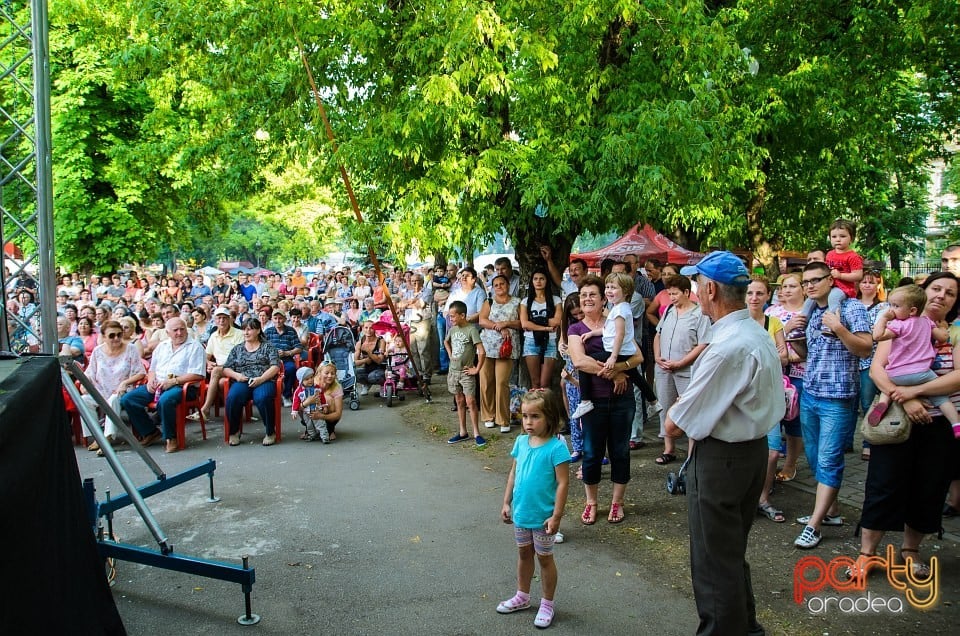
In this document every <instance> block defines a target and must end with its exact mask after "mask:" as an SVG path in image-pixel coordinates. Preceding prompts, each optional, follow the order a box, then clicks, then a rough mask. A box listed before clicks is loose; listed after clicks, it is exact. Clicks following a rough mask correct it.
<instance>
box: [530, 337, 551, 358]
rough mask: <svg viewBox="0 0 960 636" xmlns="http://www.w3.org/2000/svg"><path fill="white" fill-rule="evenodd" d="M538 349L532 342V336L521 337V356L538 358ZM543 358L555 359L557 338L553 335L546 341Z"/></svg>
mask: <svg viewBox="0 0 960 636" xmlns="http://www.w3.org/2000/svg"><path fill="white" fill-rule="evenodd" d="M539 355H540V347H538V346H537V345H536V343H535V342H534V341H533V336H524V337H523V356H524V357H527V356H539ZM543 357H544V358H556V357H557V338H556V336H554V335H552V334H551V335H550V339H549V340H547V348H546V351H545V352H544V354H543Z"/></svg>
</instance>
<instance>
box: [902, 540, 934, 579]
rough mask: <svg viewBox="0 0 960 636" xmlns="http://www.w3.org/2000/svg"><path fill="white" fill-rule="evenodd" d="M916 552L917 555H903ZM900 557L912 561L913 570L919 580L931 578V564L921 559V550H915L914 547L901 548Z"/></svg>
mask: <svg viewBox="0 0 960 636" xmlns="http://www.w3.org/2000/svg"><path fill="white" fill-rule="evenodd" d="M904 552H906V553H907V554H915V555H916V556H908V557H905V556H903V553H904ZM900 558H901V559H903V560H904V562H912V565H911V570H912V571H913V576H914V577H916V578H917V579H919V580H921V581H922V580H924V579H929V578H930V566H929V565H927V564H926V563H924V562H923V561H921V560H920V550H914V549H913V548H900Z"/></svg>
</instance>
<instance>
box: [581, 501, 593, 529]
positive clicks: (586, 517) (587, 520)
mask: <svg viewBox="0 0 960 636" xmlns="http://www.w3.org/2000/svg"><path fill="white" fill-rule="evenodd" d="M596 522H597V504H592V503H588V504H587V505H586V506H584V507H583V514H582V515H580V523H582V524H583V525H585V526H592V525H593V524H595V523H596Z"/></svg>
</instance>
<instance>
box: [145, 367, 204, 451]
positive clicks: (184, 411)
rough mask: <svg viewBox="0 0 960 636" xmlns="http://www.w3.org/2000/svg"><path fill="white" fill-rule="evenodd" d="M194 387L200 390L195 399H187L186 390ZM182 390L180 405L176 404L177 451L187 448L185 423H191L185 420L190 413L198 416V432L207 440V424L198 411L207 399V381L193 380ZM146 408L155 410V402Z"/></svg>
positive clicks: (201, 412) (200, 411) (201, 413)
mask: <svg viewBox="0 0 960 636" xmlns="http://www.w3.org/2000/svg"><path fill="white" fill-rule="evenodd" d="M194 385H196V386H199V387H200V390H199V391H198V392H197V396H196V397H195V398H193V399H189V398H188V396H187V388H188V387H191V386H194ZM182 390H183V398H182V399H181V400H180V403H179V404H177V449H179V450H183V449H184V448H186V447H187V422H190V421H192V420H188V419H187V415H189V414H190V413H191V412H192V411H196V412H197V413H199V414H200V432H201V434H202V435H203V439H207V422H206V419H205V418H204V417H203V411H202V410H200V407H201V406H203V401H204V400H205V399H206V397H207V381H206V380H194V381H192V382H187V383H185V384H184V385H183V386H182ZM148 407H149V408H156V402H150V404H149V405H148Z"/></svg>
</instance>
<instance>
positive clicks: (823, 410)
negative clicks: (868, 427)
mask: <svg viewBox="0 0 960 636" xmlns="http://www.w3.org/2000/svg"><path fill="white" fill-rule="evenodd" d="M857 402H859V398H857V397H852V398H817V397H813V396H811V395H810V394H809V393H804V394H803V397H802V398H800V427H801V428H802V429H803V446H804V448H803V450H804V452H805V453H806V455H807V464H808V465H809V466H810V467H811V470H812V471H813V475H814V477H815V478H816V480H817V481H818V482H819V483H821V484H823V485H824V486H829V487H831V488H840V486H841V485H842V483H843V469H844V466H845V463H844V455H843V451H844V449H845V447H846V439H847V434H848V433H849V432H850V429H851V428H853V427H854V426H855V424H856V420H857Z"/></svg>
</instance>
